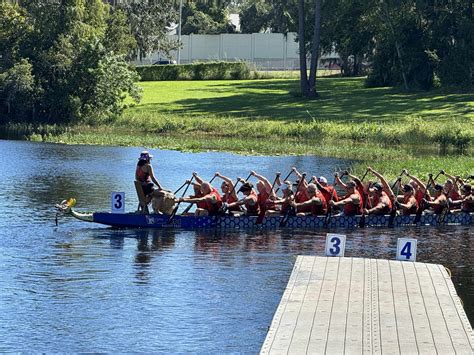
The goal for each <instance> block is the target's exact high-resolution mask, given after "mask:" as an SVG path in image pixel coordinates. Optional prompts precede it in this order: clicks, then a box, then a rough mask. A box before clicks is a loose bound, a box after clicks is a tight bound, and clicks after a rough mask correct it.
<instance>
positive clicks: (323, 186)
mask: <svg viewBox="0 0 474 355" xmlns="http://www.w3.org/2000/svg"><path fill="white" fill-rule="evenodd" d="M313 182H314V183H315V184H316V186H317V187H318V190H319V191H320V192H321V193H322V194H323V196H324V199H325V200H326V202H329V201H331V200H333V201H336V202H337V201H339V197H338V196H337V192H336V189H335V188H334V186H332V185H329V184H328V179H326V178H325V177H324V176H320V177H318V178H316V176H313Z"/></svg>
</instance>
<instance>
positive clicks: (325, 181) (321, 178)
mask: <svg viewBox="0 0 474 355" xmlns="http://www.w3.org/2000/svg"><path fill="white" fill-rule="evenodd" d="M318 182H323V183H325V184H327V183H328V179H326V178H325V177H324V176H320V177H318Z"/></svg>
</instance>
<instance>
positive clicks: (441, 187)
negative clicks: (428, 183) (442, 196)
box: [434, 184, 443, 191]
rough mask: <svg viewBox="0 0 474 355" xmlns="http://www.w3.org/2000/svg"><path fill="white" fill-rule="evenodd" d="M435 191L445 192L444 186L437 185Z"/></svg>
mask: <svg viewBox="0 0 474 355" xmlns="http://www.w3.org/2000/svg"><path fill="white" fill-rule="evenodd" d="M434 189H435V190H436V191H442V190H443V185H440V184H436V185H435V186H434Z"/></svg>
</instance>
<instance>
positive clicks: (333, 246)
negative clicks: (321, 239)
mask: <svg viewBox="0 0 474 355" xmlns="http://www.w3.org/2000/svg"><path fill="white" fill-rule="evenodd" d="M345 248H346V236H345V235H344V234H333V233H328V234H327V236H326V256H344V249H345Z"/></svg>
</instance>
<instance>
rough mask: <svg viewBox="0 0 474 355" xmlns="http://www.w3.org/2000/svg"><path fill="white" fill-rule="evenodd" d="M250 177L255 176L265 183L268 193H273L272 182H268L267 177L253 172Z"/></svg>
mask: <svg viewBox="0 0 474 355" xmlns="http://www.w3.org/2000/svg"><path fill="white" fill-rule="evenodd" d="M250 175H252V176H255V177H256V178H257V179H258V180H260V181H261V182H263V184H264V185H265V190H266V191H267V193H271V192H272V184H270V181H268V179H267V178H266V177H265V176H263V175H260V174H257V173H256V172H255V171H253V170H252V171H251V172H250Z"/></svg>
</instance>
